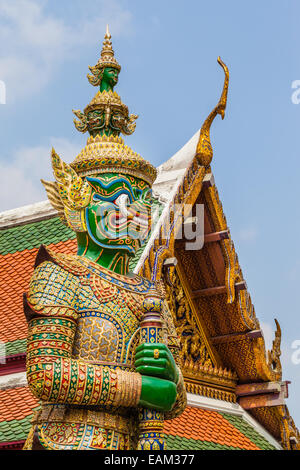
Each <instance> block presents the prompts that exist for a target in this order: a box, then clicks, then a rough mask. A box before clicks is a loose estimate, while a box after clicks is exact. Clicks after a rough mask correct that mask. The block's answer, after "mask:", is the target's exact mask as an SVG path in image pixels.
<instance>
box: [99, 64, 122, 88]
mask: <svg viewBox="0 0 300 470" xmlns="http://www.w3.org/2000/svg"><path fill="white" fill-rule="evenodd" d="M118 75H119V71H118V70H117V69H115V68H113V67H105V69H104V71H103V76H102V81H101V83H102V85H105V84H107V85H108V86H109V87H110V88H113V87H114V86H116V84H117V83H118Z"/></svg>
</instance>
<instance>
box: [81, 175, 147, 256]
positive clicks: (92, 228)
mask: <svg viewBox="0 0 300 470" xmlns="http://www.w3.org/2000/svg"><path fill="white" fill-rule="evenodd" d="M86 180H87V181H88V183H89V184H90V186H91V187H92V190H93V192H92V197H91V202H90V204H89V206H88V207H87V208H86V212H85V218H86V225H87V230H88V234H89V236H90V238H91V239H92V240H93V241H94V243H96V244H97V245H98V246H99V247H102V248H106V249H107V248H110V249H114V250H120V251H125V252H126V253H127V254H129V255H131V256H134V255H135V253H136V251H137V249H138V248H139V247H140V246H141V245H142V244H143V242H144V241H145V239H146V238H147V236H148V234H149V231H150V229H151V189H150V187H149V185H148V184H147V183H146V182H145V181H143V180H141V179H139V178H135V177H133V176H129V175H122V174H103V175H99V176H97V177H96V178H92V177H87V178H86Z"/></svg>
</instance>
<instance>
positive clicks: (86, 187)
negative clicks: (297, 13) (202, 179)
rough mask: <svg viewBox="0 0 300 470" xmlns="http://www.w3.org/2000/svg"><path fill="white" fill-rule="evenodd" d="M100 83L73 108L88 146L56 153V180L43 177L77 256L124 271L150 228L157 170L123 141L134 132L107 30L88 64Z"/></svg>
mask: <svg viewBox="0 0 300 470" xmlns="http://www.w3.org/2000/svg"><path fill="white" fill-rule="evenodd" d="M89 68H90V71H91V72H92V75H90V74H89V75H88V80H89V82H90V83H91V84H92V85H94V86H97V87H99V90H98V91H97V93H96V95H95V96H94V98H93V99H92V100H91V102H90V103H89V104H88V105H87V106H86V108H85V109H84V112H81V111H79V110H76V111H73V112H74V114H75V115H76V116H77V118H78V120H76V119H74V123H75V126H76V129H78V130H79V131H80V132H82V133H85V132H86V131H88V132H89V134H90V136H89V138H88V140H87V144H86V146H85V147H84V148H83V149H82V150H81V152H80V153H79V155H77V157H76V158H75V160H74V161H73V162H72V163H71V164H67V163H65V162H63V161H62V160H61V159H60V157H59V156H58V155H57V154H56V152H55V150H54V149H53V151H52V166H53V171H54V176H55V182H47V181H43V184H44V186H45V188H46V191H47V194H48V198H49V200H50V202H51V203H52V205H53V206H54V207H55V208H56V209H57V210H58V212H59V215H60V217H61V219H62V221H63V222H64V223H65V224H67V225H68V226H69V227H70V228H71V229H72V230H74V231H75V232H76V233H77V240H78V254H79V255H81V256H84V257H87V258H89V259H91V260H92V261H95V262H97V263H98V264H100V265H102V266H103V267H106V268H108V269H112V270H115V271H117V272H120V273H122V274H126V273H127V271H128V261H129V258H130V257H132V256H134V255H135V253H136V251H137V249H138V248H139V247H140V246H141V245H142V244H143V243H144V242H145V240H146V238H147V236H148V234H149V230H150V227H151V221H150V212H151V189H150V188H151V186H152V183H153V182H154V180H155V178H156V169H155V168H154V167H153V166H152V165H151V164H150V163H149V162H147V161H146V160H144V159H143V158H142V157H141V156H140V155H139V154H137V153H136V152H134V151H133V150H132V149H131V148H130V147H128V146H127V145H125V144H124V140H123V139H122V137H121V136H120V134H121V133H122V134H124V135H130V134H132V133H133V132H134V130H135V127H136V124H135V120H136V119H137V117H138V116H137V115H134V114H130V115H129V111H128V107H127V106H126V105H125V104H123V103H122V101H121V98H120V97H119V95H118V94H117V93H116V92H115V91H114V86H115V85H116V84H117V82H118V74H119V72H120V70H121V67H120V65H119V64H118V62H117V60H116V59H115V56H114V51H113V49H112V43H111V36H110V34H109V31H108V28H107V31H106V35H105V38H104V42H103V48H102V51H101V56H100V59H99V60H98V62H97V64H96V65H95V66H94V67H89Z"/></svg>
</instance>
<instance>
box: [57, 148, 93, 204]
mask: <svg viewBox="0 0 300 470" xmlns="http://www.w3.org/2000/svg"><path fill="white" fill-rule="evenodd" d="M52 168H53V172H54V176H55V179H56V183H57V188H58V192H59V195H60V198H61V200H62V202H63V204H64V206H65V207H67V208H68V209H71V210H81V209H83V208H84V207H86V206H87V205H88V204H89V202H90V198H91V193H92V190H91V187H90V186H89V185H88V184H87V182H86V181H84V180H83V179H82V178H81V177H80V176H79V175H77V173H76V171H75V170H73V168H71V166H70V165H68V163H65V162H63V161H62V160H61V158H60V157H59V156H58V155H57V153H56V152H55V150H54V149H52Z"/></svg>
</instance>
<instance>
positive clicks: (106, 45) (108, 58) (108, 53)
mask: <svg viewBox="0 0 300 470" xmlns="http://www.w3.org/2000/svg"><path fill="white" fill-rule="evenodd" d="M105 67H111V68H115V69H117V70H118V71H120V70H121V66H120V65H119V64H118V62H117V60H116V58H115V53H114V50H113V48H112V42H111V35H110V32H109V28H108V25H106V33H105V36H104V41H103V46H102V51H101V56H100V59H99V60H98V62H97V64H96V65H95V66H94V67H91V66H89V69H90V71H91V72H92V74H93V75H90V74H88V75H87V78H88V80H89V82H90V84H91V85H94V86H99V85H100V83H101V80H102V76H103V71H104V69H105Z"/></svg>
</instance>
